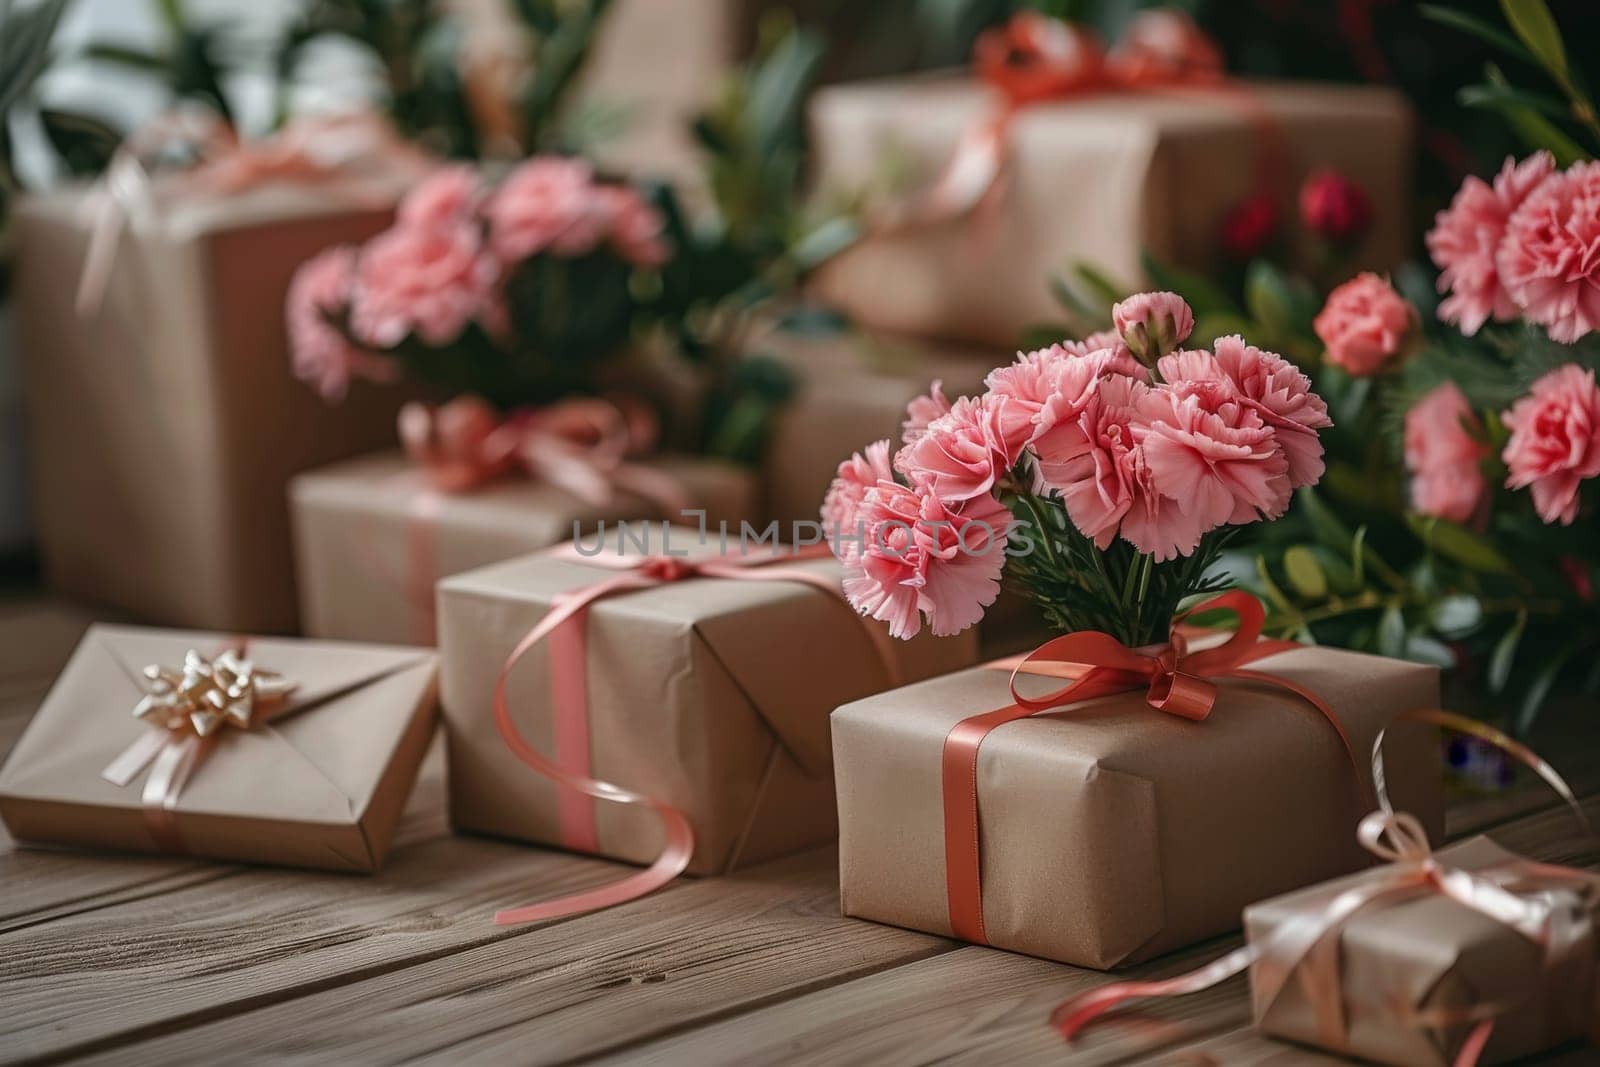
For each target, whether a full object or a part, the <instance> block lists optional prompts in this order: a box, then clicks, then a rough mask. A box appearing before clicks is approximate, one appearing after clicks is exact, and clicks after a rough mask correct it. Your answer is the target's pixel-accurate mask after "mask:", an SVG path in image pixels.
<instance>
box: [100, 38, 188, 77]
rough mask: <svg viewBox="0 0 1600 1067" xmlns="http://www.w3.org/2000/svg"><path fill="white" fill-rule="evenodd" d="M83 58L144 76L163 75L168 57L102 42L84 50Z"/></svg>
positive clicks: (140, 49)
mask: <svg viewBox="0 0 1600 1067" xmlns="http://www.w3.org/2000/svg"><path fill="white" fill-rule="evenodd" d="M83 58H85V59H92V60H98V61H100V62H102V63H111V64H113V65H115V66H119V67H127V68H128V69H130V70H136V71H140V72H141V73H144V74H161V73H163V72H164V71H165V70H166V69H167V63H168V60H167V57H166V56H163V55H160V54H158V53H156V52H146V51H145V50H144V49H142V48H131V47H129V46H127V45H120V44H110V43H107V42H100V43H96V44H90V45H87V46H85V47H84V49H83Z"/></svg>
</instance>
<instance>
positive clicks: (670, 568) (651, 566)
mask: <svg viewBox="0 0 1600 1067" xmlns="http://www.w3.org/2000/svg"><path fill="white" fill-rule="evenodd" d="M638 570H639V573H640V574H642V575H644V576H645V577H646V578H653V579H655V580H656V581H658V582H678V581H682V580H683V579H685V578H692V577H694V576H695V575H697V574H699V573H700V568H699V567H697V566H695V565H694V564H693V563H691V562H689V561H688V560H686V559H683V558H682V557H680V556H647V557H646V558H645V559H644V560H642V561H640V563H639V567H638Z"/></svg>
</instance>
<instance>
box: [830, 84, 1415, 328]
mask: <svg viewBox="0 0 1600 1067" xmlns="http://www.w3.org/2000/svg"><path fill="white" fill-rule="evenodd" d="M1247 89H1248V90H1249V97H1248V103H1241V102H1240V98H1239V96H1238V95H1237V94H1236V93H1234V94H1230V95H1229V96H1228V97H1227V98H1226V99H1219V98H1217V97H1214V96H1212V95H1208V93H1207V92H1206V91H1204V90H1195V91H1184V92H1163V91H1159V90H1158V91H1152V92H1147V93H1127V92H1104V93H1092V94H1086V95H1082V96H1078V97H1075V98H1073V99H1071V100H1065V101H1057V102H1049V103H1039V104H1036V105H1034V106H1031V107H1028V108H1025V109H1023V110H1021V111H1019V112H1017V113H1016V115H1015V116H1014V118H1013V119H1012V120H1011V121H1010V122H1009V124H1008V125H1007V128H1006V129H1005V131H1004V137H1005V143H1004V149H1003V150H1004V152H1005V160H1006V163H1005V166H1006V170H1005V173H1004V174H1003V176H1002V177H1001V179H1000V181H999V182H997V183H996V186H995V188H994V189H993V191H992V193H991V195H990V198H989V199H988V200H985V201H984V202H983V203H981V204H980V205H979V206H978V207H977V208H976V209H975V210H973V211H972V212H970V213H969V214H966V215H962V216H960V217H954V218H948V219H944V220H941V221H936V222H933V221H930V222H918V223H914V224H908V225H905V226H904V227H900V228H897V229H895V230H893V231H886V232H881V233H879V234H877V235H875V236H872V237H870V238H868V239H867V240H865V241H864V242H862V243H861V244H860V245H858V246H857V247H855V248H853V249H851V250H850V251H849V252H847V253H846V254H844V255H843V256H841V257H840V258H839V259H838V260H837V261H836V262H834V263H832V264H830V265H829V266H828V267H827V268H826V269H825V270H823V271H822V272H820V274H819V276H818V280H817V293H818V295H819V296H820V297H822V299H824V300H825V301H826V302H828V303H830V304H832V305H834V306H835V307H838V308H840V309H842V310H843V311H845V312H846V313H847V314H849V315H850V317H851V318H852V319H854V320H855V321H857V322H859V323H861V324H863V325H866V326H872V327H877V328H881V329H885V330H893V331H898V332H902V333H910V334H917V335H920V336H927V337H939V338H945V339H952V340H954V339H960V340H967V341H974V342H978V343H986V344H994V345H1014V344H1016V342H1017V340H1018V338H1019V337H1021V335H1022V333H1023V331H1025V330H1026V329H1028V328H1029V327H1031V326H1035V325H1037V324H1039V323H1041V322H1049V321H1056V320H1059V319H1060V318H1061V317H1062V310H1061V308H1060V306H1059V305H1058V304H1057V303H1056V301H1055V300H1054V299H1053V298H1052V296H1051V293H1050V288H1049V281H1050V278H1051V276H1052V275H1053V274H1059V273H1061V272H1062V271H1064V270H1065V269H1067V268H1070V267H1071V266H1072V265H1074V264H1075V263H1079V262H1082V263H1087V264H1090V265H1092V266H1094V267H1096V268H1098V269H1100V270H1102V271H1104V272H1105V273H1106V274H1108V275H1109V276H1110V277H1112V278H1115V279H1119V280H1122V281H1124V282H1125V283H1127V284H1133V283H1135V282H1137V281H1138V279H1139V278H1140V277H1141V275H1142V274H1143V271H1142V268H1141V265H1140V253H1141V250H1149V251H1150V252H1151V253H1152V254H1154V255H1155V256H1156V257H1157V258H1158V259H1160V260H1162V261H1165V262H1168V263H1172V264H1176V265H1181V266H1186V267H1189V268H1192V269H1195V270H1207V269H1212V268H1215V267H1216V266H1217V265H1218V264H1219V262H1220V261H1221V257H1222V248H1221V246H1220V242H1219V231H1220V230H1221V228H1222V223H1223V221H1224V219H1225V218H1226V217H1227V216H1228V214H1229V213H1230V212H1232V211H1233V210H1234V209H1236V208H1237V207H1238V206H1239V205H1240V204H1241V203H1242V202H1244V201H1245V200H1246V198H1248V197H1250V196H1251V195H1253V194H1255V193H1257V191H1258V190H1257V188H1256V185H1257V183H1258V182H1259V181H1260V175H1259V174H1258V173H1257V168H1256V167H1255V165H1254V163H1255V161H1256V159H1257V158H1258V157H1259V156H1260V155H1261V154H1262V152H1263V150H1264V145H1263V130H1262V124H1263V121H1266V122H1269V123H1270V124H1271V125H1270V129H1271V130H1272V131H1273V132H1274V140H1275V141H1281V142H1282V145H1281V149H1279V150H1278V151H1277V152H1276V155H1277V156H1282V157H1283V162H1282V164H1281V165H1280V166H1279V167H1277V168H1276V169H1278V170H1281V171H1283V173H1281V174H1278V175H1277V176H1276V178H1275V180H1274V183H1273V184H1274V188H1273V192H1274V193H1275V195H1276V199H1278V200H1280V201H1281V203H1279V205H1278V206H1279V209H1280V212H1281V213H1283V214H1288V212H1289V210H1290V209H1291V205H1292V199H1293V196H1294V193H1295V190H1296V189H1297V188H1298V187H1299V184H1300V182H1301V180H1302V179H1303V178H1304V176H1305V175H1306V174H1307V173H1308V172H1310V171H1311V170H1313V169H1316V168H1332V169H1334V170H1337V171H1339V172H1341V173H1342V174H1344V175H1345V176H1347V177H1349V178H1351V179H1353V180H1354V181H1355V182H1356V183H1358V184H1359V185H1360V186H1361V187H1362V188H1363V189H1364V190H1365V191H1366V193H1367V194H1368V196H1369V197H1370V198H1371V200H1372V204H1373V208H1374V224H1373V225H1372V227H1371V229H1370V231H1369V233H1368V236H1367V238H1366V240H1365V243H1364V245H1363V247H1361V248H1360V249H1358V250H1357V254H1356V255H1355V257H1354V259H1353V264H1355V265H1360V266H1364V267H1370V268H1372V269H1378V270H1382V269H1387V268H1390V267H1392V266H1394V265H1395V264H1397V263H1399V262H1400V261H1401V260H1402V259H1403V258H1404V257H1405V255H1406V253H1407V252H1408V248H1407V235H1408V234H1409V233H1410V232H1411V231H1410V228H1409V224H1408V218H1407V216H1408V200H1409V196H1410V190H1411V166H1412V153H1413V130H1412V126H1413V122H1412V117H1411V114H1410V111H1409V109H1408V108H1407V105H1406V103H1405V100H1404V99H1403V98H1402V97H1401V96H1400V95H1399V94H1398V93H1395V92H1393V91H1392V90H1388V89H1382V88H1377V87H1355V86H1333V85H1308V84H1293V83H1255V84H1251V85H1249V86H1247ZM1001 106H1002V105H1001V101H1000V98H999V97H998V96H997V95H996V94H994V93H993V91H992V90H990V89H988V88H987V87H985V86H984V85H983V84H981V83H980V82H978V81H977V80H975V79H972V78H966V77H954V76H948V75H946V76H929V77H917V78H909V79H907V78H901V79H889V80H883V81H875V82H867V83H862V84H857V85H848V86H839V87H835V88H830V89H825V90H823V91H822V92H820V93H818V94H817V96H816V98H815V101H814V102H813V104H812V111H811V118H812V127H813V144H814V145H815V147H816V152H817V161H818V162H817V166H818V181H819V183H820V184H821V185H822V187H823V188H824V189H834V190H840V191H849V190H856V189H860V188H862V187H865V186H868V185H870V184H872V183H873V182H874V181H879V182H880V184H881V176H882V172H883V170H884V167H885V165H886V164H887V163H890V162H896V163H898V165H899V168H900V169H902V170H906V171H909V172H911V173H912V174H913V175H916V176H918V179H919V180H921V179H928V180H931V176H932V175H934V174H936V173H938V172H939V171H940V170H941V169H942V168H944V167H945V166H946V164H947V163H948V162H949V160H950V159H951V156H952V155H953V153H955V152H956V150H957V146H958V143H960V142H961V141H962V139H963V137H969V136H970V134H971V132H972V131H974V130H978V129H981V128H982V127H983V126H984V125H985V124H986V123H989V122H991V121H993V120H994V119H995V117H996V116H997V115H998V114H999V112H1000V110H1001Z"/></svg>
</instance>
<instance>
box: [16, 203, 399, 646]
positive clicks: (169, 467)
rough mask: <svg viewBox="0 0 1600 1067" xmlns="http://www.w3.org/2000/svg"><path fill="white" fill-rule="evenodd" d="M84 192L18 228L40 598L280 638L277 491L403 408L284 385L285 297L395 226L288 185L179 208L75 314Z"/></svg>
mask: <svg viewBox="0 0 1600 1067" xmlns="http://www.w3.org/2000/svg"><path fill="white" fill-rule="evenodd" d="M398 191H399V190H398V188H397V190H396V192H397V193H398ZM97 195H98V194H97V193H96V192H95V191H93V190H92V189H91V188H89V187H78V188H74V189H70V190H66V191H62V192H57V193H50V194H46V195H43V196H38V197H30V198H28V199H25V200H23V201H22V202H21V203H20V204H19V205H18V210H17V214H16V218H15V222H14V229H15V234H16V241H17V259H16V262H17V271H16V285H17V288H16V304H15V306H16V313H17V323H18V327H19V332H20V338H21V342H22V346H23V347H22V352H23V357H24V367H23V370H24V375H23V384H24V388H25V395H24V401H25V412H26V415H27V418H28V428H29V448H30V453H31V460H32V484H33V490H34V519H35V529H36V532H37V537H38V542H39V547H40V550H41V553H42V555H43V561H44V565H45V569H46V572H47V576H48V578H49V581H50V583H51V584H52V585H53V586H54V587H55V588H57V589H60V590H61V591H63V592H66V593H69V594H71V595H73V596H75V597H80V598H83V599H85V600H89V601H93V602H95V603H100V604H108V605H115V606H116V607H119V608H123V609H125V610H127V611H129V612H132V613H134V614H136V615H137V616H139V617H141V618H143V619H148V620H151V621H156V622H161V623H167V624H172V625H180V626H193V627H200V628H206V629H219V630H235V631H239V632H245V633H279V632H291V631H293V630H294V628H295V625H296V615H295V601H294V581H293V567H292V564H291V559H290V550H289V515H288V507H287V504H286V502H285V499H284V489H285V486H286V485H287V483H288V480H289V478H290V476H291V475H293V474H294V473H296V472H298V471H300V470H304V469H306V468H309V467H316V466H320V465H322V464H324V463H329V462H332V461H333V460H336V459H340V458H343V457H345V456H349V455H354V454H357V453H361V452H367V451H370V450H372V449H374V448H379V447H382V446H384V445H385V444H389V443H392V442H393V440H394V420H395V412H396V411H397V409H398V407H399V403H400V399H401V398H400V397H399V396H398V395H396V394H395V393H394V392H393V391H392V390H383V389H380V388H378V387H374V386H370V385H359V384H358V385H357V386H356V387H355V388H353V389H352V391H351V393H350V395H349V397H347V398H346V400H345V401H344V402H343V403H342V404H339V405H337V406H331V405H329V404H327V403H325V402H324V401H322V400H321V399H320V398H319V397H317V396H316V394H315V393H314V392H313V391H312V390H311V389H309V388H308V387H306V386H305V385H304V384H303V383H301V382H298V381H296V380H294V378H293V377H292V375H291V373H290V363H289V348H288V342H287V339H286V336H285V327H284V313H283V306H284V295H285V293H286V291H287V289H288V284H289V278H290V275H291V274H292V273H293V272H294V269H295V268H296V267H297V266H298V265H299V264H300V263H301V262H302V261H303V260H305V259H307V258H309V257H310V256H312V255H314V254H315V253H317V252H319V251H321V250H322V249H324V248H327V247H328V246H330V245H334V244H338V243H341V242H346V241H360V240H363V239H365V238H367V237H370V236H372V235H374V234H375V233H377V232H378V231H379V230H381V229H382V228H383V227H384V226H386V225H387V224H388V222H389V219H390V216H391V212H390V210H388V209H386V208H385V209H374V208H371V207H361V208H353V207H351V206H349V201H348V200H346V199H342V198H341V197H340V196H338V195H336V194H335V193H331V192H330V191H328V190H327V189H324V188H320V187H312V186H310V185H296V184H293V183H285V182H278V183H273V184H269V185H264V186H258V187H255V188H252V189H249V190H246V191H241V192H238V193H234V194H230V195H227V196H223V195H220V194H217V195H194V196H191V197H186V198H184V199H181V200H176V201H173V202H171V203H168V204H166V205H165V206H164V207H163V208H162V209H161V211H160V212H159V213H158V214H157V216H156V218H155V219H154V220H151V221H147V222H144V223H139V224H131V225H130V227H129V228H128V229H126V230H125V231H124V232H123V234H122V236H121V239H120V241H119V242H118V245H117V250H116V255H115V259H114V262H113V264H112V267H111V272H110V276H109V281H108V286H107V290H106V293H105V296H104V299H103V300H102V302H101V305H100V308H99V310H98V312H97V313H89V314H83V315H80V314H79V312H78V311H77V310H76V308H75V307H74V297H75V293H76V291H77V287H78V281H79V277H80V274H81V272H82V270H83V267H84V262H85V257H86V255H87V251H88V244H89V237H90V230H91V221H90V219H91V216H92V214H93V212H92V210H91V204H92V202H93V200H94V198H95V197H96V196H97ZM341 205H343V206H341Z"/></svg>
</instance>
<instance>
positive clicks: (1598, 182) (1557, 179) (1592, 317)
mask: <svg viewBox="0 0 1600 1067" xmlns="http://www.w3.org/2000/svg"><path fill="white" fill-rule="evenodd" d="M1495 269H1496V270H1497V271H1498V272H1499V275H1500V281H1501V284H1502V285H1503V286H1504V287H1505V290H1506V292H1507V293H1509V294H1510V296H1511V299H1512V301H1514V302H1515V303H1516V304H1517V305H1518V306H1519V307H1520V308H1521V309H1522V310H1523V312H1524V313H1525V314H1526V316H1527V318H1528V320H1529V321H1530V322H1536V323H1538V324H1539V325H1541V326H1543V327H1544V328H1545V330H1546V331H1547V332H1548V333H1549V334H1550V338H1551V340H1554V341H1559V342H1561V343H1562V344H1573V343H1575V342H1577V341H1578V340H1579V339H1580V338H1582V337H1584V336H1585V335H1586V334H1589V333H1592V332H1593V331H1595V330H1597V329H1600V162H1591V163H1574V164H1573V165H1572V166H1571V167H1569V168H1568V169H1567V170H1566V172H1565V173H1556V174H1552V175H1550V176H1549V177H1548V178H1546V179H1545V180H1544V181H1543V182H1542V183H1541V184H1540V185H1539V186H1538V188H1536V189H1534V190H1533V192H1531V193H1529V194H1528V197H1527V199H1525V200H1523V201H1522V205H1521V206H1520V207H1518V208H1517V209H1516V211H1515V212H1514V213H1513V214H1512V216H1511V219H1510V221H1509V222H1508V223H1507V224H1506V233H1505V237H1504V239H1503V240H1502V241H1501V242H1500V247H1499V252H1498V253H1497V255H1496V257H1495Z"/></svg>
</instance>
